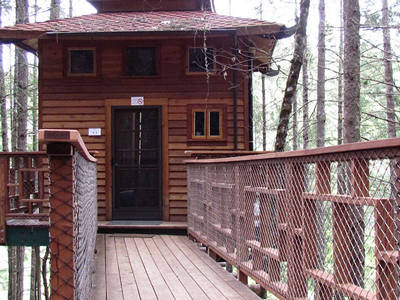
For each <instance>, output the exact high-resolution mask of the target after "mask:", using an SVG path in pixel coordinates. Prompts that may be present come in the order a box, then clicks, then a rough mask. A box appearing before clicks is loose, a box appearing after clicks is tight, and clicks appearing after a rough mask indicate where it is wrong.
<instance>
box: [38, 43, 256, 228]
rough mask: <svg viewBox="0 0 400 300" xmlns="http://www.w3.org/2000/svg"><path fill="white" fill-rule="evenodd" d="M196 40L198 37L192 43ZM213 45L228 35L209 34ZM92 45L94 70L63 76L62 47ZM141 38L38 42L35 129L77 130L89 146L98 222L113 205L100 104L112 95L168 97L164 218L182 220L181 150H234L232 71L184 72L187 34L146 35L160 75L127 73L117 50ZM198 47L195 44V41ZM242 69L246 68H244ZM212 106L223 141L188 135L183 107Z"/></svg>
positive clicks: (243, 119) (243, 121)
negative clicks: (222, 110)
mask: <svg viewBox="0 0 400 300" xmlns="http://www.w3.org/2000/svg"><path fill="white" fill-rule="evenodd" d="M197 43H198V45H202V42H201V43H200V42H196V45H197ZM207 43H209V44H210V45H212V46H213V47H216V48H218V49H225V50H226V51H230V49H231V43H232V38H231V37H228V38H226V39H225V40H224V39H218V40H213V39H212V38H210V39H208V40H207ZM77 44H79V46H82V47H84V46H91V47H93V46H95V47H96V49H97V55H98V56H99V57H100V58H99V59H98V61H99V62H100V63H101V65H100V66H99V68H98V70H99V74H98V75H97V76H96V77H95V78H86V79H85V78H68V77H67V76H66V75H65V69H66V67H65V61H66V60H65V49H66V47H70V46H76V45H77ZM142 44H143V42H140V41H138V42H135V41H130V42H122V41H121V42H118V41H113V42H112V43H104V41H98V42H96V41H94V40H91V41H88V43H87V44H86V43H85V41H82V40H80V41H71V40H66V41H64V40H50V39H45V40H41V41H40V47H39V52H40V84H39V96H40V103H39V107H40V108H39V109H40V117H39V122H40V124H39V126H40V128H60V129H61V128H62V129H77V130H79V132H80V134H81V135H82V137H83V140H84V142H85V143H86V146H87V147H88V149H89V150H90V151H91V152H92V153H95V154H94V155H95V157H96V158H97V159H98V199H99V200H98V202H99V203H98V207H99V220H105V219H106V218H107V208H110V206H111V203H112V202H111V201H112V200H111V199H110V196H109V195H110V193H109V191H108V190H107V180H111V178H107V174H108V173H107V169H108V166H107V165H106V161H107V159H106V158H107V146H106V142H107V140H106V135H107V126H106V123H107V116H106V107H105V102H106V100H107V101H110V99H130V97H131V96H144V97H145V99H159V98H167V99H168V122H166V123H165V124H168V125H167V126H168V133H169V136H168V139H167V141H168V167H169V168H168V178H167V179H166V180H167V183H168V199H164V201H166V200H168V203H169V205H168V206H166V209H168V212H167V215H168V218H169V221H186V213H187V211H186V210H187V203H186V192H187V189H186V167H185V164H184V161H185V160H186V159H187V158H188V157H187V156H186V155H185V151H186V150H211V149H216V150H233V149H234V136H233V133H234V115H233V111H234V110H233V91H232V88H231V78H232V74H231V73H230V71H228V74H227V76H226V79H224V77H223V76H222V75H211V76H210V80H209V81H208V80H207V78H206V76H205V75H186V71H185V70H186V69H185V66H186V49H187V47H188V46H191V47H193V46H194V40H193V39H186V40H185V39H180V40H179V39H176V40H168V41H166V40H158V41H154V42H151V41H146V45H149V44H150V45H153V44H154V45H155V46H156V47H158V49H159V50H158V51H160V55H159V56H160V59H161V64H160V66H159V68H158V69H159V74H158V76H156V77H154V78H130V77H128V76H125V75H124V72H123V49H124V48H125V47H127V46H135V45H138V46H140V45H142ZM198 45H197V46H198ZM243 74H244V73H243ZM238 95H239V97H238V107H237V111H238V116H237V120H238V123H237V124H238V150H246V149H247V147H248V141H247V140H248V136H247V134H248V108H247V103H248V98H247V96H248V82H247V78H246V76H239V86H238ZM145 103H146V100H145ZM193 104H203V105H208V104H218V105H221V104H223V105H225V106H226V113H227V115H226V120H227V124H226V131H227V132H226V133H227V134H226V136H227V137H226V141H225V142H224V143H218V144H216V145H215V144H211V145H207V143H204V142H202V143H196V142H190V143H189V142H188V141H187V124H188V119H187V118H188V105H193ZM89 128H101V129H102V135H101V136H99V137H93V136H88V129H89Z"/></svg>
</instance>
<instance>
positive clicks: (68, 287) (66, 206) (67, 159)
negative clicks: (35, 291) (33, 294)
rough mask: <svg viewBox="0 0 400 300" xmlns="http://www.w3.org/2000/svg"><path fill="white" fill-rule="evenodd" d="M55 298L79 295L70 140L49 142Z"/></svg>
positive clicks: (52, 263) (52, 280)
mask: <svg viewBox="0 0 400 300" xmlns="http://www.w3.org/2000/svg"><path fill="white" fill-rule="evenodd" d="M47 153H48V155H49V164H50V182H51V185H50V204H51V209H50V250H51V258H50V264H51V279H50V285H51V299H52V300H65V299H75V293H74V291H75V281H74V232H73V230H74V226H73V225H74V221H75V220H74V204H73V158H72V146H71V145H70V144H49V145H48V147H47Z"/></svg>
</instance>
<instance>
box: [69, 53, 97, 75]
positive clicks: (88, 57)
mask: <svg viewBox="0 0 400 300" xmlns="http://www.w3.org/2000/svg"><path fill="white" fill-rule="evenodd" d="M68 58H69V65H68V75H71V76H74V75H81V76H88V75H89V76H90V75H96V50H95V49H94V48H75V49H68Z"/></svg>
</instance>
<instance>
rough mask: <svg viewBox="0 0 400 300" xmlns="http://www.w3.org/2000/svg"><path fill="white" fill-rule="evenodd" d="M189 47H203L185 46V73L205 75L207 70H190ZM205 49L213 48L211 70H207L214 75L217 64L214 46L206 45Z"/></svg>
mask: <svg viewBox="0 0 400 300" xmlns="http://www.w3.org/2000/svg"><path fill="white" fill-rule="evenodd" d="M190 49H202V50H203V49H204V48H203V47H187V49H186V75H206V74H207V71H204V72H192V71H190V62H189V58H190ZM207 49H213V61H212V64H213V70H212V71H209V72H208V74H211V75H215V74H216V73H217V64H216V56H217V54H216V52H217V49H216V47H214V46H207Z"/></svg>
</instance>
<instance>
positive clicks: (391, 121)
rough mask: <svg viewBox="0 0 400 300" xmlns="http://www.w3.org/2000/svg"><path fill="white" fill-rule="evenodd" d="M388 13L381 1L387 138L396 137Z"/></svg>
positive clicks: (383, 0) (385, 5) (385, 1)
mask: <svg viewBox="0 0 400 300" xmlns="http://www.w3.org/2000/svg"><path fill="white" fill-rule="evenodd" d="M388 25H389V12H388V4H387V0H382V28H383V58H384V60H383V64H384V67H385V85H386V115H387V116H386V117H387V131H388V137H389V138H394V137H396V120H395V104H394V94H393V86H394V81H393V70H392V47H391V41H390V29H389V27H388Z"/></svg>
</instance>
